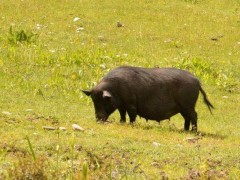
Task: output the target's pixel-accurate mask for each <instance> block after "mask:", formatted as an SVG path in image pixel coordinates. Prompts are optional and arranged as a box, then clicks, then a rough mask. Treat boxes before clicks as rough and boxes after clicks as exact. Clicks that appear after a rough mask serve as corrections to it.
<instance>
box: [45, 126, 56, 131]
mask: <svg viewBox="0 0 240 180" xmlns="http://www.w3.org/2000/svg"><path fill="white" fill-rule="evenodd" d="M42 128H43V129H45V130H51V131H52V130H56V128H55V127H51V126H43V127H42Z"/></svg>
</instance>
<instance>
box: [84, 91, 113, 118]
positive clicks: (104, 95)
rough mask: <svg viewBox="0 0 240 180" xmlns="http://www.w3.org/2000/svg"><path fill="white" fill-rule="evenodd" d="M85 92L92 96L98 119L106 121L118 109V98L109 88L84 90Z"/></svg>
mask: <svg viewBox="0 0 240 180" xmlns="http://www.w3.org/2000/svg"><path fill="white" fill-rule="evenodd" d="M83 92H84V93H85V94H86V95H87V96H90V97H91V98H92V101H93V104H94V108H95V115H96V119H97V121H106V120H107V119H108V117H109V116H110V114H112V113H113V112H114V111H115V110H116V109H117V102H116V99H115V98H114V96H113V95H112V93H111V92H109V91H108V90H96V89H93V90H90V91H89V90H83Z"/></svg>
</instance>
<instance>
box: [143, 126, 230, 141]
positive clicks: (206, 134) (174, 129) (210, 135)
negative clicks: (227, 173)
mask: <svg viewBox="0 0 240 180" xmlns="http://www.w3.org/2000/svg"><path fill="white" fill-rule="evenodd" d="M142 128H143V129H144V130H149V129H159V130H163V129H165V128H166V127H163V126H151V125H150V126H148V125H147V126H145V127H144V126H143V127H142ZM168 129H169V131H171V132H177V133H181V134H191V135H193V136H200V137H205V138H213V139H226V138H227V137H228V136H227V135H223V134H220V133H209V132H203V131H198V132H192V131H185V130H184V129H179V128H177V127H176V126H174V125H170V126H169V127H168Z"/></svg>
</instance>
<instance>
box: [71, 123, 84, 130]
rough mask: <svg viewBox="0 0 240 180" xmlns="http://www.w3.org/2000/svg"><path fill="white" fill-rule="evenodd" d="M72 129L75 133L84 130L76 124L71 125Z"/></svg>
mask: <svg viewBox="0 0 240 180" xmlns="http://www.w3.org/2000/svg"><path fill="white" fill-rule="evenodd" d="M72 128H73V130H76V131H84V129H83V128H82V127H81V126H79V125H77V124H73V125H72Z"/></svg>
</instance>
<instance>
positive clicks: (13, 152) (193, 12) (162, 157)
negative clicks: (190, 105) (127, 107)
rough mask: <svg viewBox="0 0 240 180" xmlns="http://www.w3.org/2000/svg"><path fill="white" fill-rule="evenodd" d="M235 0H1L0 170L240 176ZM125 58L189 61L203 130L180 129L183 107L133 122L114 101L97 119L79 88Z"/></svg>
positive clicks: (23, 175)
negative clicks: (198, 86) (200, 90)
mask: <svg viewBox="0 0 240 180" xmlns="http://www.w3.org/2000/svg"><path fill="white" fill-rule="evenodd" d="M239 5H240V2H239V1H237V0H235V1H234V0H222V1H216V0H211V1H206V0H173V1H169V2H168V1H162V0H161V1H129V2H122V1H114V2H113V1H109V0H103V1H85V0H82V1H55V0H54V1H43V0H41V1H29V0H26V1H13V0H9V1H6V0H3V1H1V4H0V11H1V15H0V136H1V141H0V179H27V178H29V179H147V178H148V179H167V178H169V179H187V178H192V179H197V178H199V179H238V177H240V170H239V169H240V151H239V148H240V145H239V144H240V141H239V139H240V132H239V129H240V123H239V118H240V116H239V112H240V103H239V102H240V83H239V79H240V71H239V69H240V63H239V60H240V51H239V49H240V32H239V27H240V9H239V7H240V6H239ZM75 17H79V18H80V20H78V21H73V20H74V18H75ZM118 21H119V22H121V23H123V24H124V27H120V28H118V27H117V22H118ZM79 28H80V29H79ZM120 65H134V66H142V67H154V66H159V67H166V66H167V67H178V68H181V69H186V70H189V71H191V72H192V73H194V74H195V75H196V76H198V77H199V79H201V82H202V84H203V87H204V89H205V90H206V92H207V94H208V97H209V99H210V101H211V102H212V103H213V105H214V106H215V110H214V111H213V116H212V115H211V114H210V113H209V111H208V109H207V108H206V106H205V105H204V103H203V101H202V97H199V101H198V103H197V107H196V109H197V112H198V116H199V128H198V129H199V132H198V134H194V133H190V132H184V131H183V119H182V117H181V116H180V115H177V116H174V117H173V118H171V122H168V121H163V122H161V123H160V125H159V124H158V123H156V122H153V121H149V122H148V123H147V122H145V120H144V119H140V118H138V119H137V122H136V124H135V125H134V126H131V125H129V124H126V125H122V124H120V123H119V115H118V113H114V114H113V115H112V116H111V117H110V121H111V123H109V124H98V123H96V121H95V117H94V109H93V104H92V102H91V100H90V99H89V98H87V97H86V96H84V94H82V92H81V89H90V88H92V87H93V86H94V85H95V84H96V83H97V82H99V80H100V79H101V78H102V77H103V76H104V75H105V74H107V72H109V70H111V69H113V68H115V67H117V66H120ZM74 123H76V124H79V125H80V126H82V127H83V128H84V129H85V130H84V132H77V131H73V130H72V124H74ZM42 126H53V127H61V126H63V127H66V128H67V130H66V131H59V130H55V131H48V130H43V128H42ZM26 137H27V138H26ZM188 138H195V140H188Z"/></svg>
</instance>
